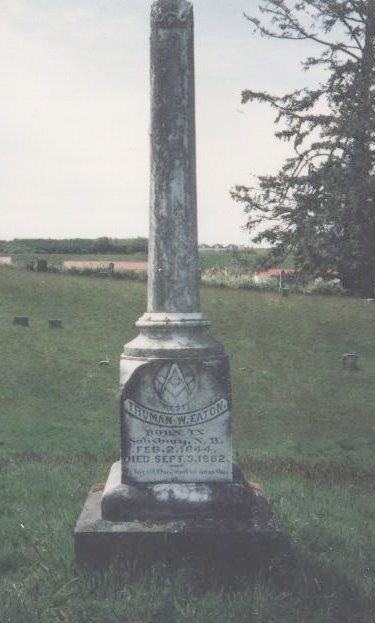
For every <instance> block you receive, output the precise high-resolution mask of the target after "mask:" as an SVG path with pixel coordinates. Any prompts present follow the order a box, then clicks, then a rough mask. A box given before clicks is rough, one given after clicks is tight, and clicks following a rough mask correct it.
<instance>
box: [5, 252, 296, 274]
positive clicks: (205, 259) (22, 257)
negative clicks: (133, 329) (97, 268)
mask: <svg viewBox="0 0 375 623" xmlns="http://www.w3.org/2000/svg"><path fill="white" fill-rule="evenodd" d="M264 253H265V250H264V249H252V250H250V251H249V250H248V251H243V252H240V253H239V259H240V261H241V260H245V262H242V264H241V262H240V263H238V262H236V260H235V257H234V256H233V252H232V251H230V250H225V249H224V250H220V251H212V250H205V251H200V252H199V257H200V263H201V268H202V270H205V269H207V268H226V267H230V268H238V267H241V266H244V264H245V263H246V269H248V270H252V269H253V267H254V265H255V262H256V260H257V259H259V258H260V257H261V256H262V255H264ZM4 255H5V254H4ZM11 257H12V260H13V264H14V265H15V266H18V267H25V266H26V264H28V263H29V262H31V261H33V262H35V263H36V262H38V260H46V261H47V263H48V265H49V266H54V267H56V268H60V267H61V266H62V263H63V262H64V261H65V260H74V261H81V260H82V261H86V260H89V261H92V260H96V261H99V262H106V263H109V262H123V261H126V262H145V261H147V254H145V253H132V254H126V255H124V254H122V255H119V254H112V255H110V254H108V253H107V254H105V255H104V254H100V253H89V254H82V255H81V254H79V255H73V254H67V253H65V254H63V253H60V254H57V253H38V252H35V251H33V250H29V251H27V252H26V251H24V250H22V249H21V250H18V251H17V252H16V253H12V254H11ZM289 265H290V260H286V262H285V267H289Z"/></svg>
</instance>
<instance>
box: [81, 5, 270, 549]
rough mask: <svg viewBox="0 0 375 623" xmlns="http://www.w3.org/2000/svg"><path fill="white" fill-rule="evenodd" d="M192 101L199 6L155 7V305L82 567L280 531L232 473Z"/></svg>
mask: <svg viewBox="0 0 375 623" xmlns="http://www.w3.org/2000/svg"><path fill="white" fill-rule="evenodd" d="M194 99H195V98H194V28H193V7H192V4H191V2H188V1H187V0H156V1H155V2H153V4H152V8H151V183H150V239H149V283H148V306H147V312H146V313H145V314H144V315H143V316H142V317H141V318H140V319H139V321H138V322H137V327H138V328H139V335H138V336H137V337H136V338H135V339H134V340H133V341H132V342H130V343H129V344H126V345H125V348H124V353H123V355H122V358H121V364H120V386H121V400H120V419H121V461H119V462H117V463H115V464H114V465H113V466H112V469H111V472H110V475H109V477H108V480H107V483H106V486H105V489H104V492H103V494H101V493H100V494H98V493H95V492H92V493H90V495H89V497H88V499H87V502H86V505H85V507H84V510H83V512H82V515H81V518H80V520H79V522H78V524H77V527H76V532H75V538H76V557H77V561H86V560H87V559H88V558H92V557H93V552H94V557H99V556H101V555H102V554H103V548H104V549H106V548H107V546H109V545H111V546H113V547H114V548H115V551H118V549H119V548H120V549H121V548H123V547H124V545H125V544H126V548H128V547H129V546H133V545H135V548H136V549H137V551H138V547H139V546H140V544H141V543H143V542H144V539H145V538H147V543H151V542H153V543H157V545H158V547H160V548H161V550H163V551H164V550H165V549H166V548H167V546H168V543H169V540H170V541H171V543H172V542H173V543H176V539H177V540H178V539H180V542H183V541H184V540H186V539H187V542H188V544H191V539H193V541H194V542H195V543H196V542H198V541H200V542H203V543H205V542H206V540H207V539H211V541H212V539H214V540H215V544H217V546H218V547H219V546H220V545H223V544H225V545H226V547H227V549H228V548H229V549H230V550H233V551H234V547H235V546H236V547H237V546H238V545H239V544H240V548H242V544H245V545H247V544H248V543H249V538H250V537H252V536H254V535H256V538H257V539H258V538H259V535H260V534H261V533H262V531H263V533H267V534H269V533H270V532H271V533H272V532H274V531H275V528H274V526H273V525H271V523H270V522H271V515H270V512H269V510H268V507H267V510H266V511H265V508H266V506H265V505H264V504H263V505H259V503H258V498H257V496H256V495H255V493H254V492H253V491H252V490H251V489H249V487H248V486H246V483H245V481H244V478H243V476H242V475H241V473H240V471H239V469H238V468H233V463H232V436H231V387H230V375H229V365H228V358H227V356H226V354H225V352H224V349H223V347H222V346H221V344H219V343H218V342H216V341H215V340H213V339H212V338H211V337H210V336H209V334H208V327H209V322H208V321H207V320H206V319H205V318H204V316H203V315H202V313H201V311H200V304H199V279H200V274H199V261H198V244H197V199H196V162H195V109H194V107H195V102H194ZM99 495H100V498H99V497H98V496H99ZM177 519H178V520H179V521H178V522H176V520H177ZM197 521H198V523H197ZM262 522H263V523H262ZM242 537H243V539H244V540H243V541H241V538H242ZM126 548H125V549H126ZM99 550H100V551H101V554H99ZM126 554H127V555H128V556H129V549H126Z"/></svg>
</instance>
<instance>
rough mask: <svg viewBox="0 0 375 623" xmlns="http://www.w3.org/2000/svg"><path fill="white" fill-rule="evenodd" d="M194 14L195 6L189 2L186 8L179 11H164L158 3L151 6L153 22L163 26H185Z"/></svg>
mask: <svg viewBox="0 0 375 623" xmlns="http://www.w3.org/2000/svg"><path fill="white" fill-rule="evenodd" d="M192 14H193V7H192V5H191V4H189V5H188V6H187V7H186V8H185V9H183V10H182V11H179V12H178V13H176V12H173V11H164V10H163V9H162V8H161V7H160V6H158V4H157V3H155V4H154V5H153V6H152V7H151V22H152V23H153V24H155V25H156V26H160V27H162V28H173V27H176V26H184V25H185V24H186V23H187V21H188V20H189V18H190V17H191V16H192Z"/></svg>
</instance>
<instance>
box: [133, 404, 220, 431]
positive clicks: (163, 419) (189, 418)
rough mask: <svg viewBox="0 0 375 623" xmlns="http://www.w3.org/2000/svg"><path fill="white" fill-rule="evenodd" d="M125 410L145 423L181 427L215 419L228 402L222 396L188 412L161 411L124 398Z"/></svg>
mask: <svg viewBox="0 0 375 623" xmlns="http://www.w3.org/2000/svg"><path fill="white" fill-rule="evenodd" d="M124 405H125V412H126V413H127V414H128V415H130V416H131V417H133V418H135V419H137V420H140V421H141V422H144V423H146V424H157V425H158V426H165V427H169V428H182V427H185V426H197V425H198V424H204V423H207V422H210V421H211V420H215V419H216V418H217V417H219V416H220V415H224V413H227V411H228V403H227V401H226V400H224V398H223V399H222V400H218V401H217V402H215V403H214V404H212V405H209V406H208V407H206V408H205V409H197V410H196V411H191V412H190V413H180V414H177V413H176V414H172V413H163V412H161V411H155V410H151V409H147V408H146V407H143V406H142V405H140V404H138V403H137V402H135V401H134V400H129V399H127V400H125V403H124Z"/></svg>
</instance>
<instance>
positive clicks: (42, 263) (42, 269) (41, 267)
mask: <svg viewBox="0 0 375 623" xmlns="http://www.w3.org/2000/svg"><path fill="white" fill-rule="evenodd" d="M36 270H37V272H38V273H46V272H48V264H47V261H46V260H38V262H37V265H36Z"/></svg>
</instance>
